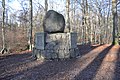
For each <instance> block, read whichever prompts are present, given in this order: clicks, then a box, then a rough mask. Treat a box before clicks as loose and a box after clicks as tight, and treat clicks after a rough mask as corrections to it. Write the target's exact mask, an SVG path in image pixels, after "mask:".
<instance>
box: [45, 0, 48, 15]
mask: <svg viewBox="0 0 120 80" xmlns="http://www.w3.org/2000/svg"><path fill="white" fill-rule="evenodd" d="M47 10H48V0H45V13H46V12H47Z"/></svg>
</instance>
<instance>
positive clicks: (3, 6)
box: [1, 0, 7, 54]
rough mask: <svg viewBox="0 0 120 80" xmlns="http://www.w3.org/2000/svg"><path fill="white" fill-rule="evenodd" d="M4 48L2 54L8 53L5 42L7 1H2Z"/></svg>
mask: <svg viewBox="0 0 120 80" xmlns="http://www.w3.org/2000/svg"><path fill="white" fill-rule="evenodd" d="M2 43H3V45H2V47H3V49H2V50H1V53H2V54H4V53H5V51H6V52H7V48H6V42H5V0H2Z"/></svg>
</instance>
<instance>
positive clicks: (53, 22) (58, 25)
mask: <svg viewBox="0 0 120 80" xmlns="http://www.w3.org/2000/svg"><path fill="white" fill-rule="evenodd" d="M43 27H44V32H47V33H57V32H64V29H65V19H64V16H63V15H62V14H60V13H58V12H56V11H54V10H49V11H48V12H47V13H46V15H45V17H44V20H43Z"/></svg>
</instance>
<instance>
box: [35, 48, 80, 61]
mask: <svg viewBox="0 0 120 80" xmlns="http://www.w3.org/2000/svg"><path fill="white" fill-rule="evenodd" d="M33 53H34V54H33V55H34V56H35V57H36V58H37V59H65V58H75V57H77V56H79V49H78V48H74V49H61V50H60V49H59V50H52V49H49V50H40V49H35V48H34V49H33Z"/></svg>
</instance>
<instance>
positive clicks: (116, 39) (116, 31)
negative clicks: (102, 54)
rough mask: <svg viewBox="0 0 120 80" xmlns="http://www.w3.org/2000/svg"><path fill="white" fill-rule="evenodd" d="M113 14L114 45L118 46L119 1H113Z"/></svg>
mask: <svg viewBox="0 0 120 80" xmlns="http://www.w3.org/2000/svg"><path fill="white" fill-rule="evenodd" d="M112 14H113V42H112V44H113V45H115V44H118V38H117V37H118V28H117V21H118V20H117V19H118V15H117V0H112Z"/></svg>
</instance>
